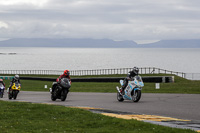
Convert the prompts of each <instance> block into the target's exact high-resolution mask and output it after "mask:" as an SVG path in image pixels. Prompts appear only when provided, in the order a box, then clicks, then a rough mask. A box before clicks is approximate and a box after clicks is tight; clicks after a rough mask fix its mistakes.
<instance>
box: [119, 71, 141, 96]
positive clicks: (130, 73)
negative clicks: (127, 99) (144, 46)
mask: <svg viewBox="0 0 200 133" xmlns="http://www.w3.org/2000/svg"><path fill="white" fill-rule="evenodd" d="M138 73H139V68H138V67H134V68H133V70H132V71H130V72H129V73H128V74H127V77H126V78H125V79H124V84H123V86H122V87H121V89H120V93H121V94H123V93H124V89H125V88H126V86H127V85H128V81H129V79H130V78H133V77H135V76H136V75H138Z"/></svg>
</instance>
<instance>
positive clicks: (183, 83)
mask: <svg viewBox="0 0 200 133" xmlns="http://www.w3.org/2000/svg"><path fill="white" fill-rule="evenodd" d="M20 76H21V75H20ZM29 76H30V75H29ZM125 76H126V75H101V76H76V77H75V76H72V78H84V77H125ZM142 76H171V75H163V74H159V75H158V74H157V75H142ZM173 76H174V75H173ZM37 77H46V76H42V75H37ZM48 77H54V78H56V77H58V76H55V75H53V76H51V75H50V76H48ZM4 81H5V82H6V86H7V87H8V85H9V82H10V80H4ZM21 82H22V90H24V91H48V89H44V85H47V86H48V88H51V86H52V82H49V81H36V80H35V81H34V80H21ZM116 86H120V84H119V83H118V82H111V83H102V82H72V87H71V92H111V93H113V92H116V89H115V88H116ZM199 86H200V81H191V80H187V79H184V78H181V77H178V76H175V82H174V83H160V89H155V83H144V87H143V90H142V92H143V93H184V94H200V88H199Z"/></svg>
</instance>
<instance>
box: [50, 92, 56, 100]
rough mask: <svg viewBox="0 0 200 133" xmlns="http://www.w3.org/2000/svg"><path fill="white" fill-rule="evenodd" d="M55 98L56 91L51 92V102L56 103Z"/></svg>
mask: <svg viewBox="0 0 200 133" xmlns="http://www.w3.org/2000/svg"><path fill="white" fill-rule="evenodd" d="M56 99H57V97H56V91H52V94H51V100H52V101H56Z"/></svg>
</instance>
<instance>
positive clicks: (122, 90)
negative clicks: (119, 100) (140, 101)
mask: <svg viewBox="0 0 200 133" xmlns="http://www.w3.org/2000/svg"><path fill="white" fill-rule="evenodd" d="M120 93H121V94H122V95H124V89H123V88H122V87H121V88H120Z"/></svg>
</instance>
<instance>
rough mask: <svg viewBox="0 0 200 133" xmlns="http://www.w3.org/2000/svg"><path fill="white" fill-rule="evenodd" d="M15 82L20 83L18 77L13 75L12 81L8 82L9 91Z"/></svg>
mask: <svg viewBox="0 0 200 133" xmlns="http://www.w3.org/2000/svg"><path fill="white" fill-rule="evenodd" d="M15 82H18V83H20V79H19V75H15V77H14V78H13V79H12V81H10V87H9V89H10V88H11V86H12V84H13V83H15Z"/></svg>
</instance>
